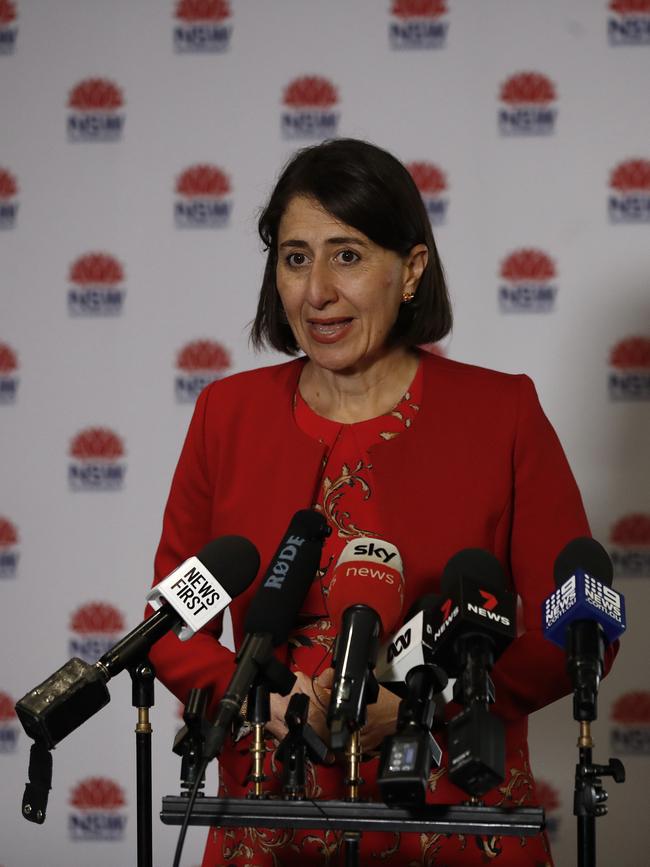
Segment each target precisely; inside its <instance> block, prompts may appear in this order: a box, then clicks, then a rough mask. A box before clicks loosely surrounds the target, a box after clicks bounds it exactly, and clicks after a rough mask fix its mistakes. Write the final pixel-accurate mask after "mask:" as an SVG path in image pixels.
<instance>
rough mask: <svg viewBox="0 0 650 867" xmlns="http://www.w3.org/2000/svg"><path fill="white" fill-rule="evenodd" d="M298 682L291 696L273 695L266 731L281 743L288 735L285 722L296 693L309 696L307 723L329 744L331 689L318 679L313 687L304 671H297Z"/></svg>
mask: <svg viewBox="0 0 650 867" xmlns="http://www.w3.org/2000/svg"><path fill="white" fill-rule="evenodd" d="M294 674H295V675H296V682H295V684H294V686H293V689H292V690H291V692H290V693H289V695H284V696H282V695H278V694H277V693H271V702H270V703H271V719H270V720H269V721H268V723H267V724H266V730H267V732H268V733H269V734H271V735H273V737H275V738H277V739H278V740H279V741H281V740H282V738H284V736H285V735H286V734H287V731H288V729H287V725H286V723H285V721H284V716H285V714H286V712H287V707H288V706H289V702H290V700H291V696H292V695H294V693H303V694H304V695H307V696H309V714H308V717H307V722H308V723H309V725H310V726H311V727H312V728H313V729H314V731H315V732H316V734H317V735H318V736H319V737H320V738H321V739H322V740H323V741H325V743H326V744H328V743H329V731H328V728H327V708H328V705H329V700H330V699H329V697H330V689H329V687H323V686H322V685H321V684H320V683H319V681H320V678H316V679H315V681H314V683H313V685H312V679H311V677H309V676H308V675H306V674H305V673H304V672H303V671H295V672H294Z"/></svg>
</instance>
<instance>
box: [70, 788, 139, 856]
mask: <svg viewBox="0 0 650 867" xmlns="http://www.w3.org/2000/svg"><path fill="white" fill-rule="evenodd" d="M126 806H127V804H126V798H125V796H124V790H123V789H122V787H121V786H120V785H118V784H117V783H116V782H115V781H114V780H110V779H107V778H106V777H88V778H87V779H85V780H81V781H80V782H79V783H77V785H76V786H75V787H74V789H73V790H72V792H71V793H70V807H71V811H70V814H69V816H68V831H69V834H70V837H71V839H72V840H123V839H124V831H125V829H126V820H127V813H126Z"/></svg>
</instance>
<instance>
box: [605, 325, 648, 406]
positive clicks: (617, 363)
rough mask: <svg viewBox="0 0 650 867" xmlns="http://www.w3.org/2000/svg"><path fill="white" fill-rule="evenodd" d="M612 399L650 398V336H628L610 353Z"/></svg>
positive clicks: (610, 392) (610, 390) (610, 393)
mask: <svg viewBox="0 0 650 867" xmlns="http://www.w3.org/2000/svg"><path fill="white" fill-rule="evenodd" d="M609 364H610V371H609V396H610V397H611V399H612V400H650V337H626V338H625V340H621V341H620V343H617V344H616V346H615V347H614V348H613V349H612V351H611V352H610V355H609Z"/></svg>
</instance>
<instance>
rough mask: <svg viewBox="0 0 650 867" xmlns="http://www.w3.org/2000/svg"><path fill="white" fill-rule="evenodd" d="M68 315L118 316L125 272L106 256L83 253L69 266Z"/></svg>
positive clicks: (120, 308) (122, 297)
mask: <svg viewBox="0 0 650 867" xmlns="http://www.w3.org/2000/svg"><path fill="white" fill-rule="evenodd" d="M68 279H69V281H70V283H71V284H72V287H71V288H70V290H69V291H68V312H69V313H70V315H71V316H117V315H119V314H120V313H121V312H122V305H123V303H124V294H125V292H124V289H122V288H120V286H119V284H120V283H121V282H122V281H123V280H124V268H123V267H122V265H121V264H120V262H119V261H118V260H117V259H116V258H115V257H114V256H111V255H109V254H108V253H95V252H93V253H86V254H85V255H84V256H81V257H80V258H79V259H77V260H76V261H75V262H73V263H72V265H71V266H70V273H69V275H68Z"/></svg>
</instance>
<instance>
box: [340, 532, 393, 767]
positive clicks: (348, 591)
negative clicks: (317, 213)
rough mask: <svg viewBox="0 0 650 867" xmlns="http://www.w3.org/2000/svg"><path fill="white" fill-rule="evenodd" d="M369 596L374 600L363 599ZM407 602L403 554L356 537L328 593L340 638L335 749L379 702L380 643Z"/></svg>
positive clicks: (380, 542) (384, 544)
mask: <svg viewBox="0 0 650 867" xmlns="http://www.w3.org/2000/svg"><path fill="white" fill-rule="evenodd" d="M365 599H367V600H368V602H369V603H371V604H365V603H364V602H360V600H365ZM403 601H404V577H403V574H402V558H401V557H400V554H399V551H398V550H397V548H396V547H395V546H394V545H391V543H390V542H385V541H384V540H382V539H369V538H359V539H352V540H351V541H350V542H348V544H347V545H346V546H345V548H344V549H343V551H342V552H341V556H340V557H339V560H338V562H337V564H336V566H335V568H334V574H333V576H332V581H331V583H330V586H329V594H328V597H327V603H328V610H329V614H330V618H331V620H332V623H333V625H334V626H335V627H336V628H337V632H338V637H337V639H336V644H335V645H334V654H333V659H332V666H333V668H334V682H333V685H332V693H331V696H330V704H329V708H328V711H327V724H328V726H329V728H330V743H331V747H332V749H333V750H342V749H344V748H345V746H346V744H347V741H348V738H349V735H350V734H351V733H352V732H354V731H357V730H358V729H360V728H361V727H362V726H363V725H364V724H365V720H366V705H367V704H372V703H373V702H375V701H376V700H377V694H378V690H379V687H378V685H377V682H376V680H375V679H374V677H372V671H373V669H374V667H375V664H376V661H377V652H378V649H379V641H380V639H381V638H382V637H383V635H384V634H385V633H387V632H389V631H390V630H392V629H393V628H394V626H395V623H396V622H397V620H398V619H399V617H400V615H401V611H402V605H403Z"/></svg>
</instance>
